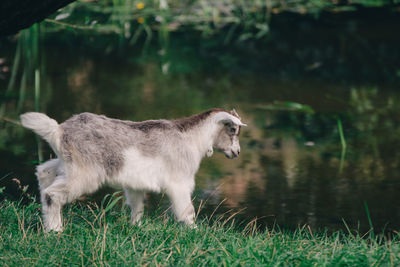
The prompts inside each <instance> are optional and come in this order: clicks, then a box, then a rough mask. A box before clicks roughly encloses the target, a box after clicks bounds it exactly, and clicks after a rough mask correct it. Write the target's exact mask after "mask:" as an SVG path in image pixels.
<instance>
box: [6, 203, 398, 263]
mask: <svg viewBox="0 0 400 267" xmlns="http://www.w3.org/2000/svg"><path fill="white" fill-rule="evenodd" d="M109 203H110V201H109ZM39 212H40V206H39V205H38V204H37V203H35V202H32V201H31V202H29V203H28V204H27V205H22V204H21V202H10V201H4V202H2V203H1V204H0V251H1V254H0V263H1V265H2V266H21V265H22V266H25V265H40V266H44V265H107V266H112V265H121V264H123V265H132V264H135V265H148V264H151V265H155V266H189V265H196V266H221V265H224V266H236V265H245V266H272V265H273V266H292V265H293V266H299V265H300V266H311V265H313V266H314V265H318V266H331V265H340V266H366V265H371V266H382V265H387V266H394V265H395V264H396V263H397V262H399V261H400V256H399V255H400V239H399V236H398V235H396V236H394V237H393V238H392V239H391V238H389V239H387V238H385V237H383V236H378V237H376V238H375V237H372V236H371V235H369V236H368V235H364V236H360V235H359V234H354V233H351V232H349V233H343V232H334V233H332V234H329V235H328V234H327V233H325V232H313V230H312V229H311V228H310V227H308V226H304V227H299V228H298V229H297V230H295V231H292V232H290V231H284V230H280V229H278V228H272V229H265V231H259V229H257V225H256V223H254V222H253V223H249V224H248V225H247V226H246V227H245V228H244V229H242V230H238V229H237V228H236V227H235V226H234V223H233V220H234V219H233V218H224V217H222V216H221V217H219V218H218V219H217V220H216V221H214V222H213V223H210V222H209V220H208V219H206V218H203V219H198V227H197V228H196V229H190V228H188V227H186V226H184V225H181V224H179V223H176V222H175V221H173V220H172V219H170V218H169V216H168V215H166V214H165V213H161V212H159V213H158V215H157V214H155V215H151V216H145V218H144V221H143V223H142V224H141V225H140V226H131V225H130V224H129V223H128V214H127V212H128V211H127V209H126V208H125V207H122V208H121V207H120V206H119V205H114V206H113V207H112V208H108V207H107V205H106V206H105V207H103V208H100V207H98V206H96V205H94V204H86V205H83V204H74V205H71V206H69V208H67V210H66V211H65V213H66V222H65V223H66V227H65V231H64V232H63V233H54V232H51V233H44V232H43V230H42V229H43V228H42V222H41V219H40V216H39ZM263 230H264V229H263Z"/></svg>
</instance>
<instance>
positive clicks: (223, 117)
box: [216, 112, 247, 126]
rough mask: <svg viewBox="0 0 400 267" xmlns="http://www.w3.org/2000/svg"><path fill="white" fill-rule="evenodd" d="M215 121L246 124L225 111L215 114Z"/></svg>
mask: <svg viewBox="0 0 400 267" xmlns="http://www.w3.org/2000/svg"><path fill="white" fill-rule="evenodd" d="M216 121H217V123H221V124H236V125H239V126H247V124H244V123H242V122H241V121H240V119H238V118H236V117H235V116H232V115H231V114H229V113H227V112H219V113H218V114H217V115H216Z"/></svg>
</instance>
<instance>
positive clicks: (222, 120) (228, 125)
mask: <svg viewBox="0 0 400 267" xmlns="http://www.w3.org/2000/svg"><path fill="white" fill-rule="evenodd" d="M216 121H217V123H218V124H219V125H221V126H222V127H221V130H220V131H219V133H218V135H217V137H216V139H215V140H214V145H213V147H214V148H215V149H217V150H219V151H221V152H223V153H224V154H225V156H226V157H227V158H230V159H233V158H236V157H237V156H239V154H240V144H239V134H240V128H241V127H242V126H247V125H246V124H244V123H242V122H241V121H240V117H239V115H238V114H237V113H236V111H235V110H234V109H233V110H231V111H230V112H229V113H227V112H219V113H218V114H217V115H216Z"/></svg>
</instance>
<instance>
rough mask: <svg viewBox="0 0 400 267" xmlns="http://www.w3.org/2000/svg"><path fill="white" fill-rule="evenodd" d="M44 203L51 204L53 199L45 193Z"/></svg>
mask: <svg viewBox="0 0 400 267" xmlns="http://www.w3.org/2000/svg"><path fill="white" fill-rule="evenodd" d="M45 198H46V204H47V206H49V207H50V206H51V204H52V203H53V200H52V199H51V197H50V196H49V195H46V197H45Z"/></svg>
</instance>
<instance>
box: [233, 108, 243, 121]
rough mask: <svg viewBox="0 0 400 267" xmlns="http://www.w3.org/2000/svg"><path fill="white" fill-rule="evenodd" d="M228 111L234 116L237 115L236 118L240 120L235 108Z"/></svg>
mask: <svg viewBox="0 0 400 267" xmlns="http://www.w3.org/2000/svg"><path fill="white" fill-rule="evenodd" d="M230 113H231V114H232V115H233V116H236V117H238V118H239V120H241V118H240V116H239V114H238V113H237V112H236V110H235V109H232V110H231V112H230Z"/></svg>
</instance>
